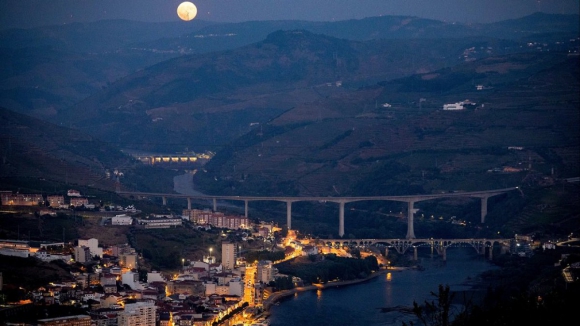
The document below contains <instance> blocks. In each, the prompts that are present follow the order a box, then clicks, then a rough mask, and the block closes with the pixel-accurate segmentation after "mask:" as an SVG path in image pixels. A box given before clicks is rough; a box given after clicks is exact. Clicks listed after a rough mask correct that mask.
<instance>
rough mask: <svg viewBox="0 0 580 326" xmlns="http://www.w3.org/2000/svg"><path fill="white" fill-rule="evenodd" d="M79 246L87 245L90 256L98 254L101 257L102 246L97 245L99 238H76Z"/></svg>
mask: <svg viewBox="0 0 580 326" xmlns="http://www.w3.org/2000/svg"><path fill="white" fill-rule="evenodd" d="M78 246H79V247H83V246H84V247H89V249H90V250H91V255H92V256H99V257H101V258H102V257H103V248H101V247H99V240H98V239H95V238H90V239H79V240H78Z"/></svg>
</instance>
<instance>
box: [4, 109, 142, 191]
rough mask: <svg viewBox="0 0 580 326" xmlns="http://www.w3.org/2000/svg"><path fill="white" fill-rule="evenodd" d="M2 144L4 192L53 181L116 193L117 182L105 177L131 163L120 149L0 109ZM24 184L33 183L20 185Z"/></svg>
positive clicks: (71, 131) (72, 131)
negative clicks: (18, 186) (35, 183)
mask: <svg viewBox="0 0 580 326" xmlns="http://www.w3.org/2000/svg"><path fill="white" fill-rule="evenodd" d="M0 144H1V146H0V148H1V151H2V152H1V153H0V154H1V155H2V157H1V159H2V161H1V162H0V184H1V185H2V189H4V190H8V189H11V188H12V185H13V184H14V183H15V182H16V180H32V183H34V180H38V181H37V183H45V181H47V180H53V181H57V182H63V183H64V182H66V183H67V184H71V185H79V186H91V187H94V188H100V189H105V190H109V191H113V190H114V189H115V183H114V180H112V179H110V178H107V177H106V174H105V173H106V171H109V172H110V173H113V171H114V170H115V169H120V170H123V169H124V168H126V167H129V166H130V163H131V162H132V159H131V158H129V157H127V156H126V155H125V154H123V153H121V152H120V151H119V149H117V148H114V147H112V146H110V145H108V144H105V143H103V142H101V141H98V140H96V139H95V138H94V137H92V136H89V135H86V134H82V133H79V132H78V131H74V130H71V129H68V128H64V127H59V126H55V125H52V124H50V123H47V122H44V121H41V120H38V119H36V118H32V117H29V116H26V115H23V114H19V113H16V112H13V111H10V110H7V109H5V108H0ZM25 183H27V184H28V183H30V182H21V185H24V184H25ZM6 187H8V189H7V188H6ZM36 190H37V191H38V190H40V189H38V188H36ZM47 190H48V189H47Z"/></svg>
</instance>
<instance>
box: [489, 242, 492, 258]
mask: <svg viewBox="0 0 580 326" xmlns="http://www.w3.org/2000/svg"><path fill="white" fill-rule="evenodd" d="M489 260H493V243H492V244H491V247H489Z"/></svg>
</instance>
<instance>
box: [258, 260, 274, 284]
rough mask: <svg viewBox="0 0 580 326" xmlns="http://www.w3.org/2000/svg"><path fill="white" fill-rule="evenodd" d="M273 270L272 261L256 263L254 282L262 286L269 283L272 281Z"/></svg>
mask: <svg viewBox="0 0 580 326" xmlns="http://www.w3.org/2000/svg"><path fill="white" fill-rule="evenodd" d="M274 274H275V272H274V268H273V267H272V261H270V260H260V261H259V262H258V268H257V271H256V282H260V281H261V282H262V283H264V284H268V283H270V281H272V280H273V279H274Z"/></svg>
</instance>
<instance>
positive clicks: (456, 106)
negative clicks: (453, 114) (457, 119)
mask: <svg viewBox="0 0 580 326" xmlns="http://www.w3.org/2000/svg"><path fill="white" fill-rule="evenodd" d="M463 109H464V107H463V102H457V103H451V104H443V110H444V111H459V110H463Z"/></svg>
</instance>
